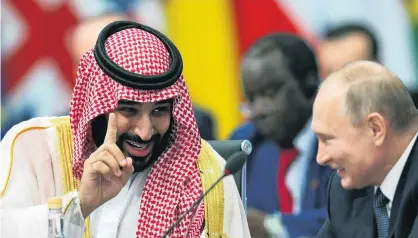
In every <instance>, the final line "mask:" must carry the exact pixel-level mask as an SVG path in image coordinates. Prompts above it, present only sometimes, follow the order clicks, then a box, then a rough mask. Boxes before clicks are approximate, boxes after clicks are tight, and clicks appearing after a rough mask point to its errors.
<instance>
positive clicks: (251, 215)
mask: <svg viewBox="0 0 418 238" xmlns="http://www.w3.org/2000/svg"><path fill="white" fill-rule="evenodd" d="M265 216H266V214H264V213H263V212H262V211H259V210H257V209H255V208H248V214H247V219H248V226H249V228H250V233H251V237H256V238H265V237H268V233H267V231H266V229H265V228H264V218H265Z"/></svg>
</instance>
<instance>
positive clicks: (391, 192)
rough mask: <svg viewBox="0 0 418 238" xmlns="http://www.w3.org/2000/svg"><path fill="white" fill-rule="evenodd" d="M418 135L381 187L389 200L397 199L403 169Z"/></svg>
mask: <svg viewBox="0 0 418 238" xmlns="http://www.w3.org/2000/svg"><path fill="white" fill-rule="evenodd" d="M417 135H418V132H417V133H416V134H415V136H414V138H413V139H412V140H411V142H409V144H408V146H407V147H406V149H405V151H404V152H403V154H402V156H401V158H400V159H399V160H398V162H396V164H395V165H394V166H393V168H392V169H391V170H390V171H389V173H388V174H387V175H386V177H385V179H384V180H383V182H382V184H381V185H380V190H381V191H382V193H383V195H385V197H386V198H388V199H389V200H390V201H393V199H394V197H395V192H396V187H398V182H399V179H400V178H401V174H402V171H403V168H404V167H405V164H406V161H407V160H408V157H409V154H410V153H411V150H412V147H413V146H414V144H415V141H416V139H417ZM377 188H378V187H377V186H375V189H374V192H375V193H376V190H377Z"/></svg>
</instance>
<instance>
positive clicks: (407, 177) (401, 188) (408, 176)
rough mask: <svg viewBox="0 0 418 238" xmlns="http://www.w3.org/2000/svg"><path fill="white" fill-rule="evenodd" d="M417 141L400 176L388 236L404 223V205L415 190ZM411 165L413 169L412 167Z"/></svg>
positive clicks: (417, 177) (417, 164)
mask: <svg viewBox="0 0 418 238" xmlns="http://www.w3.org/2000/svg"><path fill="white" fill-rule="evenodd" d="M417 141H418V140H417ZM417 141H416V142H415V144H414V147H413V148H412V151H411V154H410V155H409V157H408V160H407V161H406V164H405V167H404V169H403V170H402V174H401V177H400V178H399V182H398V186H397V187H396V192H395V197H394V199H393V202H392V208H391V213H390V220H389V233H388V235H389V236H388V237H392V236H393V235H394V232H395V231H396V230H398V229H399V228H400V226H401V225H402V218H403V217H404V216H405V214H404V212H403V209H402V207H403V206H405V205H406V204H408V202H407V199H410V197H411V196H412V193H413V192H414V191H415V185H416V183H417V181H418V175H417V174H418V173H416V172H415V171H416V169H417V168H418V162H417V160H418V149H417V147H418V146H417ZM411 167H412V168H413V169H410V168H411ZM410 170H411V171H412V172H411V173H409V171H410Z"/></svg>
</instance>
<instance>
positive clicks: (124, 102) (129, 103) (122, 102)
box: [118, 99, 173, 106]
mask: <svg viewBox="0 0 418 238" xmlns="http://www.w3.org/2000/svg"><path fill="white" fill-rule="evenodd" d="M172 102H173V99H167V100H161V101H158V102H155V104H156V105H163V104H168V103H170V104H171V103H172ZM139 104H141V103H140V102H135V101H130V100H120V101H119V103H118V106H135V105H139Z"/></svg>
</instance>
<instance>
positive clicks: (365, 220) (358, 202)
mask: <svg viewBox="0 0 418 238" xmlns="http://www.w3.org/2000/svg"><path fill="white" fill-rule="evenodd" d="M373 217H374V215H373V187H368V188H366V189H365V191H364V195H363V196H359V197H357V198H356V199H354V201H353V209H352V212H351V219H350V225H349V226H350V227H353V228H354V229H353V233H352V235H350V237H374V235H375V231H374V218H373Z"/></svg>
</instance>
